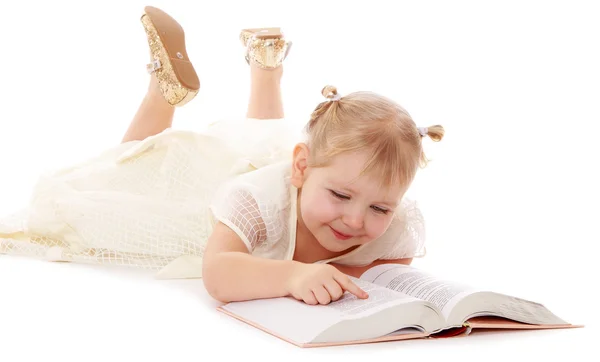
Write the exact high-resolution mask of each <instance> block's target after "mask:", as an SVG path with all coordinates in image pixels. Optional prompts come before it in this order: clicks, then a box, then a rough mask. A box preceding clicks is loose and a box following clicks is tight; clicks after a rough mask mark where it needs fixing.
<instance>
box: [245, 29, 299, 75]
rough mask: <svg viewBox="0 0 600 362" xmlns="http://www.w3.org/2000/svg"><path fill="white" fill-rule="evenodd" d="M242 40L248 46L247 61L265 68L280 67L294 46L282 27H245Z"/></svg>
mask: <svg viewBox="0 0 600 362" xmlns="http://www.w3.org/2000/svg"><path fill="white" fill-rule="evenodd" d="M240 41H241V42H242V45H243V46H245V47H246V62H247V63H248V64H250V62H252V63H254V64H257V65H258V66H259V67H261V68H263V69H274V68H277V67H279V66H280V65H281V64H282V63H283V61H284V60H285V59H286V58H287V56H288V54H289V52H290V48H291V47H292V42H290V41H286V40H285V38H284V36H283V34H282V33H281V28H256V29H243V30H242V31H241V33H240Z"/></svg>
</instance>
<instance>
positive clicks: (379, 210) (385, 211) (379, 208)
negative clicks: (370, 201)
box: [371, 206, 390, 215]
mask: <svg viewBox="0 0 600 362" xmlns="http://www.w3.org/2000/svg"><path fill="white" fill-rule="evenodd" d="M371 208H372V209H373V210H375V212H378V213H380V214H384V215H387V213H388V212H390V210H388V209H382V208H381V207H379V206H371Z"/></svg>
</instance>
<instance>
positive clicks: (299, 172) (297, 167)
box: [291, 143, 309, 189]
mask: <svg viewBox="0 0 600 362" xmlns="http://www.w3.org/2000/svg"><path fill="white" fill-rule="evenodd" d="M308 154H309V152H308V146H307V145H306V144H304V143H298V144H297V145H296V146H295V147H294V156H293V159H292V179H291V182H292V185H294V186H295V187H296V188H298V189H299V188H301V187H302V185H303V184H304V180H305V178H306V169H307V167H308Z"/></svg>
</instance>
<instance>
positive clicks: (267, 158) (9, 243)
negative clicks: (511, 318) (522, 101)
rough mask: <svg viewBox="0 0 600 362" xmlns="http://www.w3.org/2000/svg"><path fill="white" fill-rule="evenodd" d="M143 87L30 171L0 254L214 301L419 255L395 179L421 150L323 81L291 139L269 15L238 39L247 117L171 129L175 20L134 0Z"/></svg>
mask: <svg viewBox="0 0 600 362" xmlns="http://www.w3.org/2000/svg"><path fill="white" fill-rule="evenodd" d="M141 21H142V24H143V26H144V29H145V31H146V35H147V38H148V43H149V46H150V53H151V62H150V64H148V66H147V69H148V71H149V73H150V74H151V79H150V86H149V88H148V92H147V94H146V96H145V98H144V99H143V101H142V103H141V105H140V107H139V110H138V112H137V114H136V115H135V117H134V118H133V120H132V122H131V124H130V126H129V128H128V130H127V132H126V133H125V136H124V138H123V140H122V143H121V144H120V145H117V146H115V147H113V148H110V149H108V150H107V151H105V152H103V153H102V154H100V155H99V156H97V157H95V158H93V159H91V160H88V161H86V162H83V163H81V164H78V165H75V166H73V167H70V168H66V169H62V170H58V171H56V172H52V173H49V174H46V175H43V176H42V177H41V178H40V179H39V181H38V183H37V185H36V187H35V188H34V190H33V193H32V198H31V200H30V203H29V205H28V207H27V209H26V210H23V211H22V212H19V213H16V214H14V215H11V216H10V217H8V218H5V219H4V220H1V221H0V253H3V254H11V255H25V256H29V257H36V258H41V259H44V260H49V261H67V262H80V263H96V264H112V265H121V266H131V267H138V268H147V269H154V270H157V271H158V276H160V277H163V278H192V277H197V278H199V277H201V278H202V279H203V282H204V285H205V286H206V288H207V291H208V292H209V293H210V295H211V296H212V297H214V298H215V299H217V300H219V301H222V302H229V301H239V300H249V299H256V298H270V297H278V296H292V297H294V298H296V299H298V300H302V301H304V302H306V303H309V304H318V303H320V304H327V303H330V302H331V301H335V300H338V299H339V298H340V297H341V296H342V294H343V293H344V292H350V293H352V294H354V295H356V296H357V297H359V298H366V297H368V296H367V295H366V293H365V292H364V291H362V290H361V289H360V288H359V287H357V286H356V285H355V284H354V283H352V281H351V279H350V278H349V275H355V276H356V275H359V274H360V273H361V272H362V271H363V270H364V269H365V268H368V267H370V266H372V265H374V264H377V263H382V262H386V263H405V264H409V263H410V262H411V260H412V258H414V257H419V256H423V255H424V245H423V241H424V229H423V224H422V217H421V214H420V212H419V210H418V209H417V208H416V207H415V206H414V204H413V203H412V202H410V201H408V200H406V199H405V198H404V194H405V192H406V191H407V189H408V187H409V186H410V184H411V182H412V180H413V179H414V176H415V173H416V171H417V169H418V167H419V166H422V165H423V164H424V161H425V157H424V154H423V150H422V138H423V137H425V136H429V137H430V138H431V139H433V140H434V141H439V140H441V138H442V136H443V128H442V127H441V126H433V127H429V128H418V127H417V126H416V125H415V123H414V122H413V120H412V119H411V117H410V116H409V114H408V113H407V112H406V111H405V110H404V109H402V108H401V107H400V106H399V105H397V104H396V103H394V102H392V101H391V100H389V99H387V98H385V97H382V96H380V95H377V94H373V93H369V92H357V93H352V94H348V95H344V96H342V95H340V94H339V93H338V91H337V89H336V88H335V87H332V86H327V87H325V88H324V89H323V91H322V93H323V95H324V96H325V97H326V100H325V101H324V102H322V103H320V104H319V105H318V106H317V107H316V109H315V110H314V112H313V113H312V116H311V118H310V120H309V121H308V124H307V126H306V133H307V137H306V139H305V140H301V142H293V141H292V138H290V137H291V135H292V134H291V133H290V132H289V130H288V129H287V126H288V125H287V124H286V122H285V121H284V120H283V117H284V112H283V107H282V103H281V98H280V87H279V84H280V80H281V76H282V63H283V61H284V59H285V58H286V57H287V55H288V53H289V49H290V45H291V43H290V42H288V41H287V40H286V39H285V38H284V36H283V35H282V33H281V32H280V30H279V28H265V29H247V30H243V31H242V32H241V36H240V39H241V41H242V44H243V45H244V47H245V49H246V61H247V63H248V64H249V68H250V72H251V95H250V102H249V105H248V111H247V115H246V116H247V117H246V118H247V119H246V120H245V121H243V122H240V123H239V124H233V126H232V127H229V128H228V127H226V124H223V123H216V124H214V125H212V126H210V127H208V129H207V130H205V131H204V132H188V131H177V130H173V129H172V128H171V125H172V119H173V114H174V110H175V107H180V106H183V105H184V104H186V103H187V102H189V101H190V100H192V99H193V98H194V96H195V95H196V94H197V92H198V90H199V88H200V82H199V79H198V77H197V75H196V72H195V70H194V67H193V66H192V63H191V61H190V59H189V57H188V54H187V52H186V48H185V39H184V32H183V29H182V28H181V26H180V25H179V24H178V23H177V22H176V21H175V20H174V19H173V18H172V17H170V16H169V15H168V14H166V13H164V12H163V11H161V10H159V9H156V8H153V7H146V8H145V13H144V15H143V16H142V18H141Z"/></svg>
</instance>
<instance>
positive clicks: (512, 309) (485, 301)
mask: <svg viewBox="0 0 600 362" xmlns="http://www.w3.org/2000/svg"><path fill="white" fill-rule="evenodd" d="M482 295H483V296H484V298H468V299H467V300H465V306H459V308H457V310H456V313H453V316H452V317H453V318H454V319H457V320H458V319H461V320H464V319H470V318H472V317H476V316H497V317H503V318H507V319H512V320H514V321H517V322H522V323H529V324H549V325H559V324H568V323H567V322H566V321H565V320H563V319H561V318H559V317H558V316H556V315H555V314H554V313H552V312H551V311H550V310H548V309H547V308H546V307H545V306H544V305H542V304H540V303H536V302H532V301H529V300H525V299H522V298H517V297H512V296H508V295H504V294H499V293H493V292H487V293H482ZM474 297H475V296H474ZM476 297H479V296H476ZM479 310H483V311H485V312H473V311H479ZM469 312H470V313H469Z"/></svg>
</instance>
